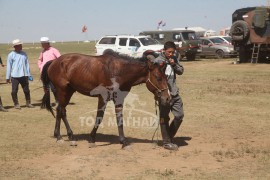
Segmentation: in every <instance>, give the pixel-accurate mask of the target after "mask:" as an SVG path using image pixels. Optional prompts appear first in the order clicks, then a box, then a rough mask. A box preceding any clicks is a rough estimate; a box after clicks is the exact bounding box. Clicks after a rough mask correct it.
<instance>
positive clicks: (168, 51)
mask: <svg viewBox="0 0 270 180" xmlns="http://www.w3.org/2000/svg"><path fill="white" fill-rule="evenodd" d="M175 50H176V46H175V44H174V42H171V41H167V42H166V43H165V44H164V49H163V52H162V53H161V54H160V55H159V56H158V57H157V58H156V59H155V60H154V61H155V62H157V63H159V64H160V65H161V66H164V68H163V72H164V74H165V75H166V76H167V80H168V87H169V91H170V94H171V97H172V99H171V102H170V106H163V105H161V104H160V105H159V110H160V129H161V135H162V139H163V147H164V148H165V149H169V150H177V149H178V146H177V144H174V143H173V141H172V140H173V138H174V136H175V134H176V133H177V131H178V129H179V127H180V125H181V123H182V121H183V117H184V110H183V102H182V99H181V97H180V95H179V89H178V87H177V85H176V75H182V74H183V72H184V67H183V66H182V65H181V64H180V63H179V61H178V60H177V58H176V57H175V56H174V54H175ZM170 112H172V114H173V115H174V119H173V120H172V121H171V124H170V125H169V121H170V116H169V114H170Z"/></svg>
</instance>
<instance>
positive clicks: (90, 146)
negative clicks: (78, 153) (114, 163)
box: [89, 143, 97, 148]
mask: <svg viewBox="0 0 270 180" xmlns="http://www.w3.org/2000/svg"><path fill="white" fill-rule="evenodd" d="M94 147H97V145H96V144H95V143H89V148H94Z"/></svg>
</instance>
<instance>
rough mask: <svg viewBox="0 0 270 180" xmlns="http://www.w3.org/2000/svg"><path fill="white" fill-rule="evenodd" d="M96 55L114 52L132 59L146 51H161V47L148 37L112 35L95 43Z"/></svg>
mask: <svg viewBox="0 0 270 180" xmlns="http://www.w3.org/2000/svg"><path fill="white" fill-rule="evenodd" d="M95 48H96V55H102V54H104V52H106V51H115V52H118V53H120V54H126V55H129V56H132V57H142V55H143V53H144V52H145V51H146V50H153V51H156V52H158V51H161V50H162V49H163V45H162V44H160V43H159V42H158V41H157V40H155V39H153V38H150V37H148V36H134V35H113V36H104V37H102V38H101V39H100V40H99V41H98V42H97V43H96V46H95Z"/></svg>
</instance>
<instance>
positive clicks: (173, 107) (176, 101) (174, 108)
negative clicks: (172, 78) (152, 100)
mask: <svg viewBox="0 0 270 180" xmlns="http://www.w3.org/2000/svg"><path fill="white" fill-rule="evenodd" d="M170 111H171V112H172V114H173V115H174V119H175V120H177V121H180V120H182V119H183V117H184V109H183V102H182V99H181V97H180V96H179V95H176V96H172V99H171V102H170V106H162V105H160V106H159V112H160V119H161V122H160V123H162V122H166V121H167V122H168V121H169V120H170V117H169V114H170Z"/></svg>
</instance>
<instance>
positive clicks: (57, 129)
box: [54, 106, 62, 141]
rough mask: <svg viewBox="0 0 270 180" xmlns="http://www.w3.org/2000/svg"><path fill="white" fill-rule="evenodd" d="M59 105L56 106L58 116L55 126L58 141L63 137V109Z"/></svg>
mask: <svg viewBox="0 0 270 180" xmlns="http://www.w3.org/2000/svg"><path fill="white" fill-rule="evenodd" d="M58 107H59V106H58ZM58 107H57V108H56V118H55V128H54V137H56V139H57V141H59V140H61V139H62V136H61V135H60V124H61V111H60V108H58Z"/></svg>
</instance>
